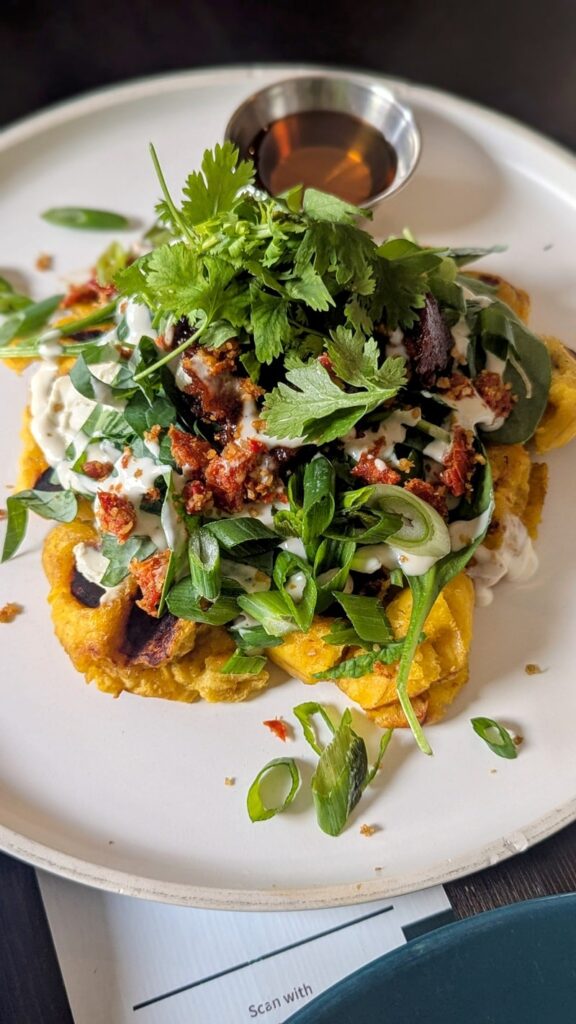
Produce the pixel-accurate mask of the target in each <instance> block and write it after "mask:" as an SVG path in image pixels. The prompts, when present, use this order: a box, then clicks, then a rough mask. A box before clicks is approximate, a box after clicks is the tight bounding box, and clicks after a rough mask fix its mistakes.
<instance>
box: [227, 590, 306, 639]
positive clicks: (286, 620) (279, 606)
mask: <svg viewBox="0 0 576 1024" xmlns="http://www.w3.org/2000/svg"><path fill="white" fill-rule="evenodd" d="M237 601H238V604H239V605H240V607H241V609H242V611H244V612H246V614H247V615H251V616H252V618H253V619H256V622H259V623H260V625H261V626H264V629H265V630H266V632H267V633H270V634H271V635H272V636H284V634H285V633H290V632H291V631H292V630H294V629H296V623H295V622H294V620H293V618H292V614H291V611H290V608H289V607H288V605H287V603H286V601H285V600H284V596H283V595H282V594H281V593H280V591H278V590H271V591H269V592H268V593H267V594H241V595H240V596H239V597H238V598H237Z"/></svg>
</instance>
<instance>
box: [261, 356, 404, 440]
mask: <svg viewBox="0 0 576 1024" xmlns="http://www.w3.org/2000/svg"><path fill="white" fill-rule="evenodd" d="M386 362H390V363H392V364H394V365H392V366H391V367H390V379H389V380H388V381H387V380H386V378H385V370H386ZM386 362H385V363H384V366H383V367H382V371H381V373H382V377H381V380H380V382H379V384H378V385H377V386H373V385H371V384H370V385H369V386H368V387H366V388H365V389H364V390H362V391H353V392H352V391H350V392H349V391H344V390H342V389H341V388H339V387H338V385H337V384H335V383H334V381H333V380H332V379H331V377H330V375H329V373H328V372H327V371H326V370H325V369H324V367H323V366H322V364H321V363H320V362H318V361H314V362H313V363H309V364H308V365H306V366H302V367H296V368H294V369H292V370H289V371H288V372H287V374H286V377H287V380H288V381H289V383H290V384H291V385H292V387H289V386H288V384H284V383H281V384H278V386H277V387H276V388H274V390H273V391H272V392H271V393H270V394H269V395H268V396H267V398H266V402H265V405H264V409H263V412H262V415H263V417H264V419H265V420H266V423H267V431H268V433H269V434H271V435H272V436H275V437H304V438H305V439H306V441H316V442H317V443H318V444H324V443H325V442H327V441H334V440H335V439H336V438H337V437H341V436H342V435H343V434H344V433H346V432H347V431H348V430H350V429H351V428H352V426H353V425H354V424H355V423H356V422H357V421H358V420H359V419H360V418H361V417H362V416H364V415H366V413H368V412H372V411H373V410H374V409H376V408H377V407H378V406H379V405H382V403H383V402H386V401H388V399H390V398H393V397H394V395H395V394H396V392H397V391H398V388H399V387H400V386H401V383H403V381H404V377H403V375H402V376H400V374H399V373H398V372H397V369H398V368H397V366H396V364H397V363H398V362H401V360H397V359H394V360H389V361H388V360H387V361H386ZM367 383H368V382H367Z"/></svg>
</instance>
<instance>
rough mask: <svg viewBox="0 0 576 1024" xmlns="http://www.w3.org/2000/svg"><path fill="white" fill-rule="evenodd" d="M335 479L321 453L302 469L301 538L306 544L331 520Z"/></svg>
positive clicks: (318, 534) (326, 526)
mask: <svg viewBox="0 0 576 1024" xmlns="http://www.w3.org/2000/svg"><path fill="white" fill-rule="evenodd" d="M335 479H336V477H335V473H334V468H333V466H332V463H331V462H330V461H329V460H328V459H326V458H325V457H324V456H323V455H317V456H316V458H314V459H312V461H311V462H309V463H308V464H307V466H306V468H305V470H304V479H303V491H304V499H303V507H302V539H303V541H304V544H306V545H308V544H310V543H311V542H312V541H314V540H315V539H316V537H320V536H321V535H322V534H323V533H324V532H325V531H326V530H327V529H328V527H329V526H330V523H331V522H332V519H333V517H334V511H335V509H336V503H335V500H334V488H335Z"/></svg>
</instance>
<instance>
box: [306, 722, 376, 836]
mask: <svg viewBox="0 0 576 1024" xmlns="http://www.w3.org/2000/svg"><path fill="white" fill-rule="evenodd" d="M351 723H352V715H351V714H350V711H349V709H348V708H347V709H346V711H345V712H344V714H343V715H342V718H341V719H340V724H339V725H338V728H337V729H336V732H335V734H334V737H333V739H332V740H331V741H330V743H328V745H327V746H326V747H325V748H324V750H323V751H322V754H321V756H320V760H319V762H318V765H317V768H316V771H315V772H314V775H313V776H312V796H313V798H314V806H315V808H316V819H317V821H318V824H319V826H320V828H321V829H322V831H323V832H326V833H327V834H328V835H329V836H337V835H339V834H340V832H341V831H342V829H343V828H344V826H345V824H346V822H347V820H348V817H349V815H350V813H351V811H352V810H353V809H354V807H355V806H356V804H357V803H358V801H359V799H360V797H361V796H362V791H363V789H364V784H365V781H366V776H367V774H368V756H367V754H366V744H365V743H364V740H363V739H362V738H361V737H360V736H358V735H357V734H356V733H355V732H354V730H353V729H352V724H351Z"/></svg>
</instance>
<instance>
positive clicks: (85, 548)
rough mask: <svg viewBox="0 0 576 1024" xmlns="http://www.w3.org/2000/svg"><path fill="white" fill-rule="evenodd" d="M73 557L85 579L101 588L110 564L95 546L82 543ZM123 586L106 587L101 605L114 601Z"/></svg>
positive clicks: (77, 546)
mask: <svg viewBox="0 0 576 1024" xmlns="http://www.w3.org/2000/svg"><path fill="white" fill-rule="evenodd" d="M73 555H74V562H75V564H76V568H77V570H78V572H79V573H80V574H81V575H82V576H83V577H84V579H85V580H88V582H89V583H95V584H97V585H98V586H100V587H101V586H102V583H101V580H102V577H103V576H104V573H105V572H106V570H107V568H108V566H109V564H110V563H109V561H108V559H107V558H105V557H104V555H103V554H102V552H101V551H99V550H98V548H96V547H94V545H93V544H84V543H81V544H76V546H75V547H74V549H73ZM121 586H122V584H121V583H119V584H118V585H117V586H115V587H105V588H104V590H105V592H104V594H102V596H101V598H100V604H101V605H103V604H107V603H108V602H109V601H112V600H113V599H114V598H115V597H116V595H117V594H118V592H119V590H120V588H121Z"/></svg>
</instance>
